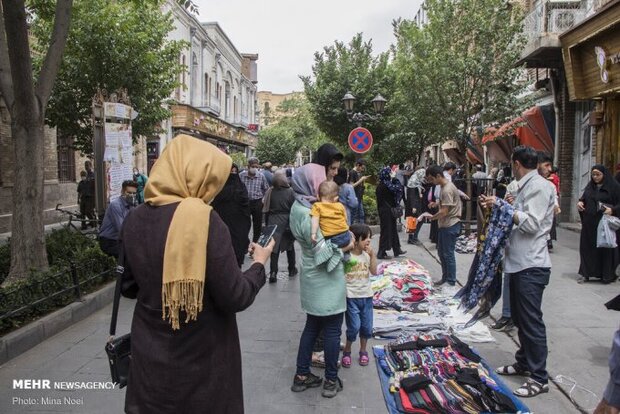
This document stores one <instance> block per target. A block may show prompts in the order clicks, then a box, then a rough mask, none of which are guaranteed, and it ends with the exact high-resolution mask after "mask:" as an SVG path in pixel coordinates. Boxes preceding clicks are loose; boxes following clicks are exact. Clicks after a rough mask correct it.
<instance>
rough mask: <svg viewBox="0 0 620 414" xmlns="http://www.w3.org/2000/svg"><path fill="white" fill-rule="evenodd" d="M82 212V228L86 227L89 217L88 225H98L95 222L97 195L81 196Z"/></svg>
mask: <svg viewBox="0 0 620 414" xmlns="http://www.w3.org/2000/svg"><path fill="white" fill-rule="evenodd" d="M80 214H81V215H82V220H83V221H82V229H85V228H86V227H87V226H86V224H87V223H86V221H85V219H86V218H88V220H89V222H88V225H90V226H92V227H96V225H97V223H96V222H95V197H87V196H85V197H82V198H80Z"/></svg>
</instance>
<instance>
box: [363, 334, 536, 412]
mask: <svg viewBox="0 0 620 414" xmlns="http://www.w3.org/2000/svg"><path fill="white" fill-rule="evenodd" d="M373 351H374V354H375V357H376V358H375V360H376V362H377V365H378V367H379V374H380V376H381V379H382V386H384V379H385V378H386V377H385V376H387V378H388V387H389V393H390V397H391V399H393V401H391V400H390V399H389V398H388V396H387V395H386V402H387V403H388V409H389V410H390V412H396V410H398V411H399V412H403V413H414V414H425V413H435V414H442V413H446V414H461V413H467V414H469V413H471V414H474V413H481V412H488V413H500V412H501V413H516V412H526V411H527V407H524V406H523V405H522V404H521V403H520V402H519V401H518V400H517V399H515V398H514V397H512V396H509V395H507V393H509V391H508V390H507V389H505V387H504V386H503V384H499V383H498V381H496V380H495V379H494V376H493V375H494V374H491V371H490V370H489V369H488V368H487V367H486V366H485V365H484V364H483V363H482V361H481V358H480V357H479V356H478V354H476V353H475V352H474V351H473V350H472V349H471V348H469V346H468V345H467V344H465V343H464V342H462V341H460V340H459V339H458V338H456V337H454V336H449V335H436V336H433V335H420V336H415V335H414V336H402V337H400V338H399V339H398V340H396V341H394V342H391V343H390V344H388V345H385V346H376V347H374V348H373ZM384 391H385V388H384ZM392 408H395V409H396V410H394V409H392Z"/></svg>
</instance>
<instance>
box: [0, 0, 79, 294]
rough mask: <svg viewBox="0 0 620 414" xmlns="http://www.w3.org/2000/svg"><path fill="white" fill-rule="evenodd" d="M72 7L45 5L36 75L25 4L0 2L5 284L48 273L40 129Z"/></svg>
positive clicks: (68, 1) (64, 2) (64, 1)
mask: <svg viewBox="0 0 620 414" xmlns="http://www.w3.org/2000/svg"><path fill="white" fill-rule="evenodd" d="M33 3H34V2H33ZM72 6H73V1H72V0H58V1H56V2H55V4H54V5H48V8H49V10H50V11H51V13H50V15H51V16H52V17H51V22H52V23H51V30H50V33H51V35H50V41H49V42H48V43H46V44H45V45H44V46H42V47H41V49H40V51H41V54H42V56H41V58H42V63H41V65H40V66H39V69H38V70H36V71H35V70H34V68H33V64H32V56H31V49H30V36H29V34H28V21H27V19H28V13H27V10H26V3H25V0H2V2H1V5H0V95H2V99H3V100H4V103H5V104H6V107H7V109H8V111H9V115H10V117H11V138H12V141H13V150H14V159H15V168H14V171H13V172H14V175H13V191H12V199H13V205H12V218H11V230H12V237H11V269H10V272H9V276H8V277H7V279H6V280H5V282H4V283H8V282H12V281H15V280H18V279H20V278H23V277H25V276H26V275H27V274H28V272H29V270H30V269H32V268H34V269H37V270H45V269H47V268H48V261H47V255H46V252H45V235H44V227H43V177H44V174H43V173H44V153H45V140H44V134H43V129H44V125H45V115H46V113H45V112H46V108H47V103H48V100H49V97H50V94H51V91H52V88H53V86H54V82H55V81H56V76H57V74H58V70H59V68H60V64H61V61H62V55H63V52H64V50H65V45H66V42H67V36H68V34H69V26H70V23H71V12H72ZM9 45H10V46H11V47H9Z"/></svg>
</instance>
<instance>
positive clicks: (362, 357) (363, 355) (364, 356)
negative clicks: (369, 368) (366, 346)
mask: <svg viewBox="0 0 620 414" xmlns="http://www.w3.org/2000/svg"><path fill="white" fill-rule="evenodd" d="M369 361H370V359H369V358H368V352H360V359H359V362H360V365H361V366H363V367H365V366H366V365H368V362H369Z"/></svg>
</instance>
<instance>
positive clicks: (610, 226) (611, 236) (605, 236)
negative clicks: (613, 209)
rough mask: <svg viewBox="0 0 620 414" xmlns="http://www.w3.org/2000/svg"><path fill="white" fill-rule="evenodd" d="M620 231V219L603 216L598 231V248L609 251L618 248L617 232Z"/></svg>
mask: <svg viewBox="0 0 620 414" xmlns="http://www.w3.org/2000/svg"><path fill="white" fill-rule="evenodd" d="M618 229H620V219H619V218H618V217H613V216H608V215H607V214H603V217H602V218H601V221H600V222H599V223H598V228H597V230H596V247H603V248H607V249H614V248H616V247H618V244H617V242H616V230H618Z"/></svg>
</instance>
